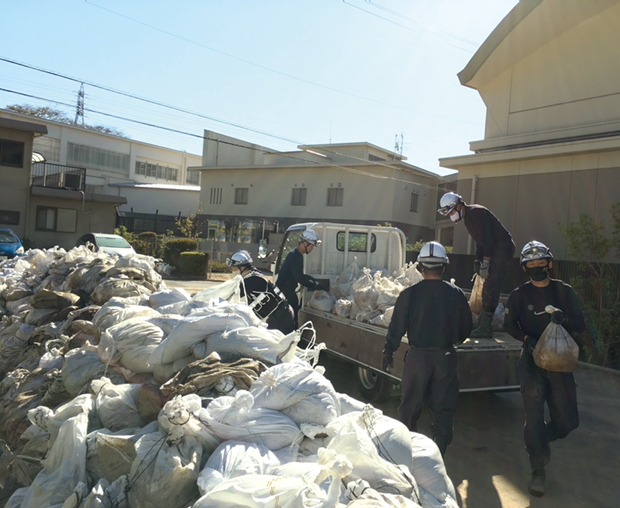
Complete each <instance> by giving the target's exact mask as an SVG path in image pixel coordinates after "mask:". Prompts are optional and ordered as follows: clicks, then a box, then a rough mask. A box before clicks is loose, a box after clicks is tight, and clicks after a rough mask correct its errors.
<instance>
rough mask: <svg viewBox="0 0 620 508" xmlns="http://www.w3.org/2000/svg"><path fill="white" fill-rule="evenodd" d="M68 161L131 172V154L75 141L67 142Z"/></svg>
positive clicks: (118, 171) (109, 169)
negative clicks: (79, 143)
mask: <svg viewBox="0 0 620 508" xmlns="http://www.w3.org/2000/svg"><path fill="white" fill-rule="evenodd" d="M67 163H68V164H81V165H83V166H89V167H92V168H97V169H102V170H107V171H115V172H117V173H129V155H127V154H124V153H119V152H112V151H110V150H103V149H101V148H94V147H92V146H86V145H77V144H75V143H67Z"/></svg>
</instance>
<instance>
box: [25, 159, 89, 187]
mask: <svg viewBox="0 0 620 508" xmlns="http://www.w3.org/2000/svg"><path fill="white" fill-rule="evenodd" d="M32 185H33V186H35V187H52V188H54V189H70V190H76V191H83V190H84V189H85V185H86V169H85V168H77V167H75V166H63V165H61V164H52V163H50V162H37V163H35V164H33V165H32Z"/></svg>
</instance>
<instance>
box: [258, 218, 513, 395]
mask: <svg viewBox="0 0 620 508" xmlns="http://www.w3.org/2000/svg"><path fill="white" fill-rule="evenodd" d="M306 229H312V230H313V231H315V232H316V233H317V234H318V236H319V238H320V239H321V241H322V243H321V245H320V246H318V247H315V249H314V250H313V251H312V253H311V254H309V255H307V256H304V272H305V273H306V274H309V275H312V276H313V277H314V278H315V279H317V280H318V281H319V282H320V283H321V285H322V287H323V288H324V289H325V290H329V284H330V279H333V278H334V277H335V276H337V275H339V274H340V273H342V271H343V270H344V269H345V268H346V267H347V266H349V264H350V263H351V262H352V261H353V258H354V256H355V257H356V258H357V264H358V266H359V267H360V268H361V267H367V268H370V269H371V270H373V271H374V270H379V269H383V270H386V271H387V272H388V273H389V274H390V275H391V274H392V273H394V272H396V271H397V270H399V269H400V268H401V267H403V266H404V265H405V250H406V239H405V235H404V234H403V232H402V231H401V230H400V229H398V228H393V227H382V226H362V225H350V224H334V223H303V224H295V225H293V226H291V227H289V228H288V229H287V230H286V233H285V235H284V237H283V239H282V243H281V245H280V246H279V249H278V250H277V251H273V252H272V253H270V256H271V255H273V254H275V255H276V257H275V260H274V262H273V263H272V265H271V267H272V272H273V273H274V276H275V277H277V273H278V272H279V270H280V266H281V265H282V262H283V261H284V259H285V258H286V255H287V254H288V253H289V252H290V251H291V250H293V249H294V248H296V247H297V245H298V241H299V236H300V235H301V233H302V232H303V231H304V230H306ZM264 253H265V250H264V246H262V248H261V253H259V257H263V258H264V257H265V254H264ZM301 296H302V300H303V303H302V307H301V309H300V311H299V323H305V322H307V321H311V322H312V323H313V325H314V328H315V330H316V337H317V342H324V343H325V344H326V346H327V351H328V352H329V353H330V354H332V355H335V356H337V357H340V358H341V359H345V360H347V361H350V362H353V363H355V364H356V365H357V366H358V369H357V377H358V379H357V381H358V387H359V390H360V393H361V394H362V396H363V397H365V398H366V399H367V400H369V401H378V400H381V399H384V398H386V397H388V396H389V395H390V394H391V393H392V390H393V389H394V387H395V385H397V384H398V383H399V382H400V379H401V376H402V371H403V366H404V363H403V357H404V353H405V351H406V350H407V348H408V345H407V339H406V337H405V338H403V341H404V342H405V344H403V346H402V347H401V348H399V350H398V351H397V352H396V354H395V355H394V369H392V372H391V373H390V374H387V373H385V372H383V371H382V370H381V360H382V358H383V354H382V351H383V345H384V342H385V335H386V332H387V329H386V328H383V327H381V326H377V325H371V324H368V323H363V322H359V321H355V320H352V319H349V318H344V317H341V316H337V315H335V314H332V313H329V312H324V311H320V310H316V309H312V308H310V307H308V306H307V302H308V300H309V295H308V294H306V291H305V290H304V291H303V292H302V294H301ZM520 351H521V343H520V342H519V341H517V340H515V339H513V338H512V337H510V336H509V335H508V334H507V333H504V332H498V333H496V334H494V337H493V338H492V339H467V340H466V341H465V342H464V343H463V344H462V345H460V346H458V348H457V352H458V355H459V356H458V360H459V361H458V371H459V385H460V390H461V391H463V392H472V391H511V390H516V389H518V388H519V377H518V370H517V361H518V358H519V354H520Z"/></svg>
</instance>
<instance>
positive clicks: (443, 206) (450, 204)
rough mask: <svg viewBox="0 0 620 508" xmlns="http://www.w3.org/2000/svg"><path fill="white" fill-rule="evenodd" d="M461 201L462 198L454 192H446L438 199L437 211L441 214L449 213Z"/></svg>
mask: <svg viewBox="0 0 620 508" xmlns="http://www.w3.org/2000/svg"><path fill="white" fill-rule="evenodd" d="M462 202H463V198H462V197H461V196H460V195H458V194H457V193H456V192H447V193H445V194H444V195H443V196H441V199H440V200H439V209H438V210H437V212H439V213H440V214H441V215H450V212H452V210H454V209H455V208H456V207H457V206H458V205H459V204H461V203H462Z"/></svg>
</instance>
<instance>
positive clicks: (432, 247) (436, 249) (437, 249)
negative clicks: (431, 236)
mask: <svg viewBox="0 0 620 508" xmlns="http://www.w3.org/2000/svg"><path fill="white" fill-rule="evenodd" d="M418 263H419V264H421V265H422V266H424V267H426V268H437V267H439V266H443V265H447V264H448V263H450V260H449V259H448V254H446V249H445V248H444V246H443V245H441V244H440V243H439V242H428V243H425V244H424V245H423V246H422V248H421V249H420V254H419V255H418Z"/></svg>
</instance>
